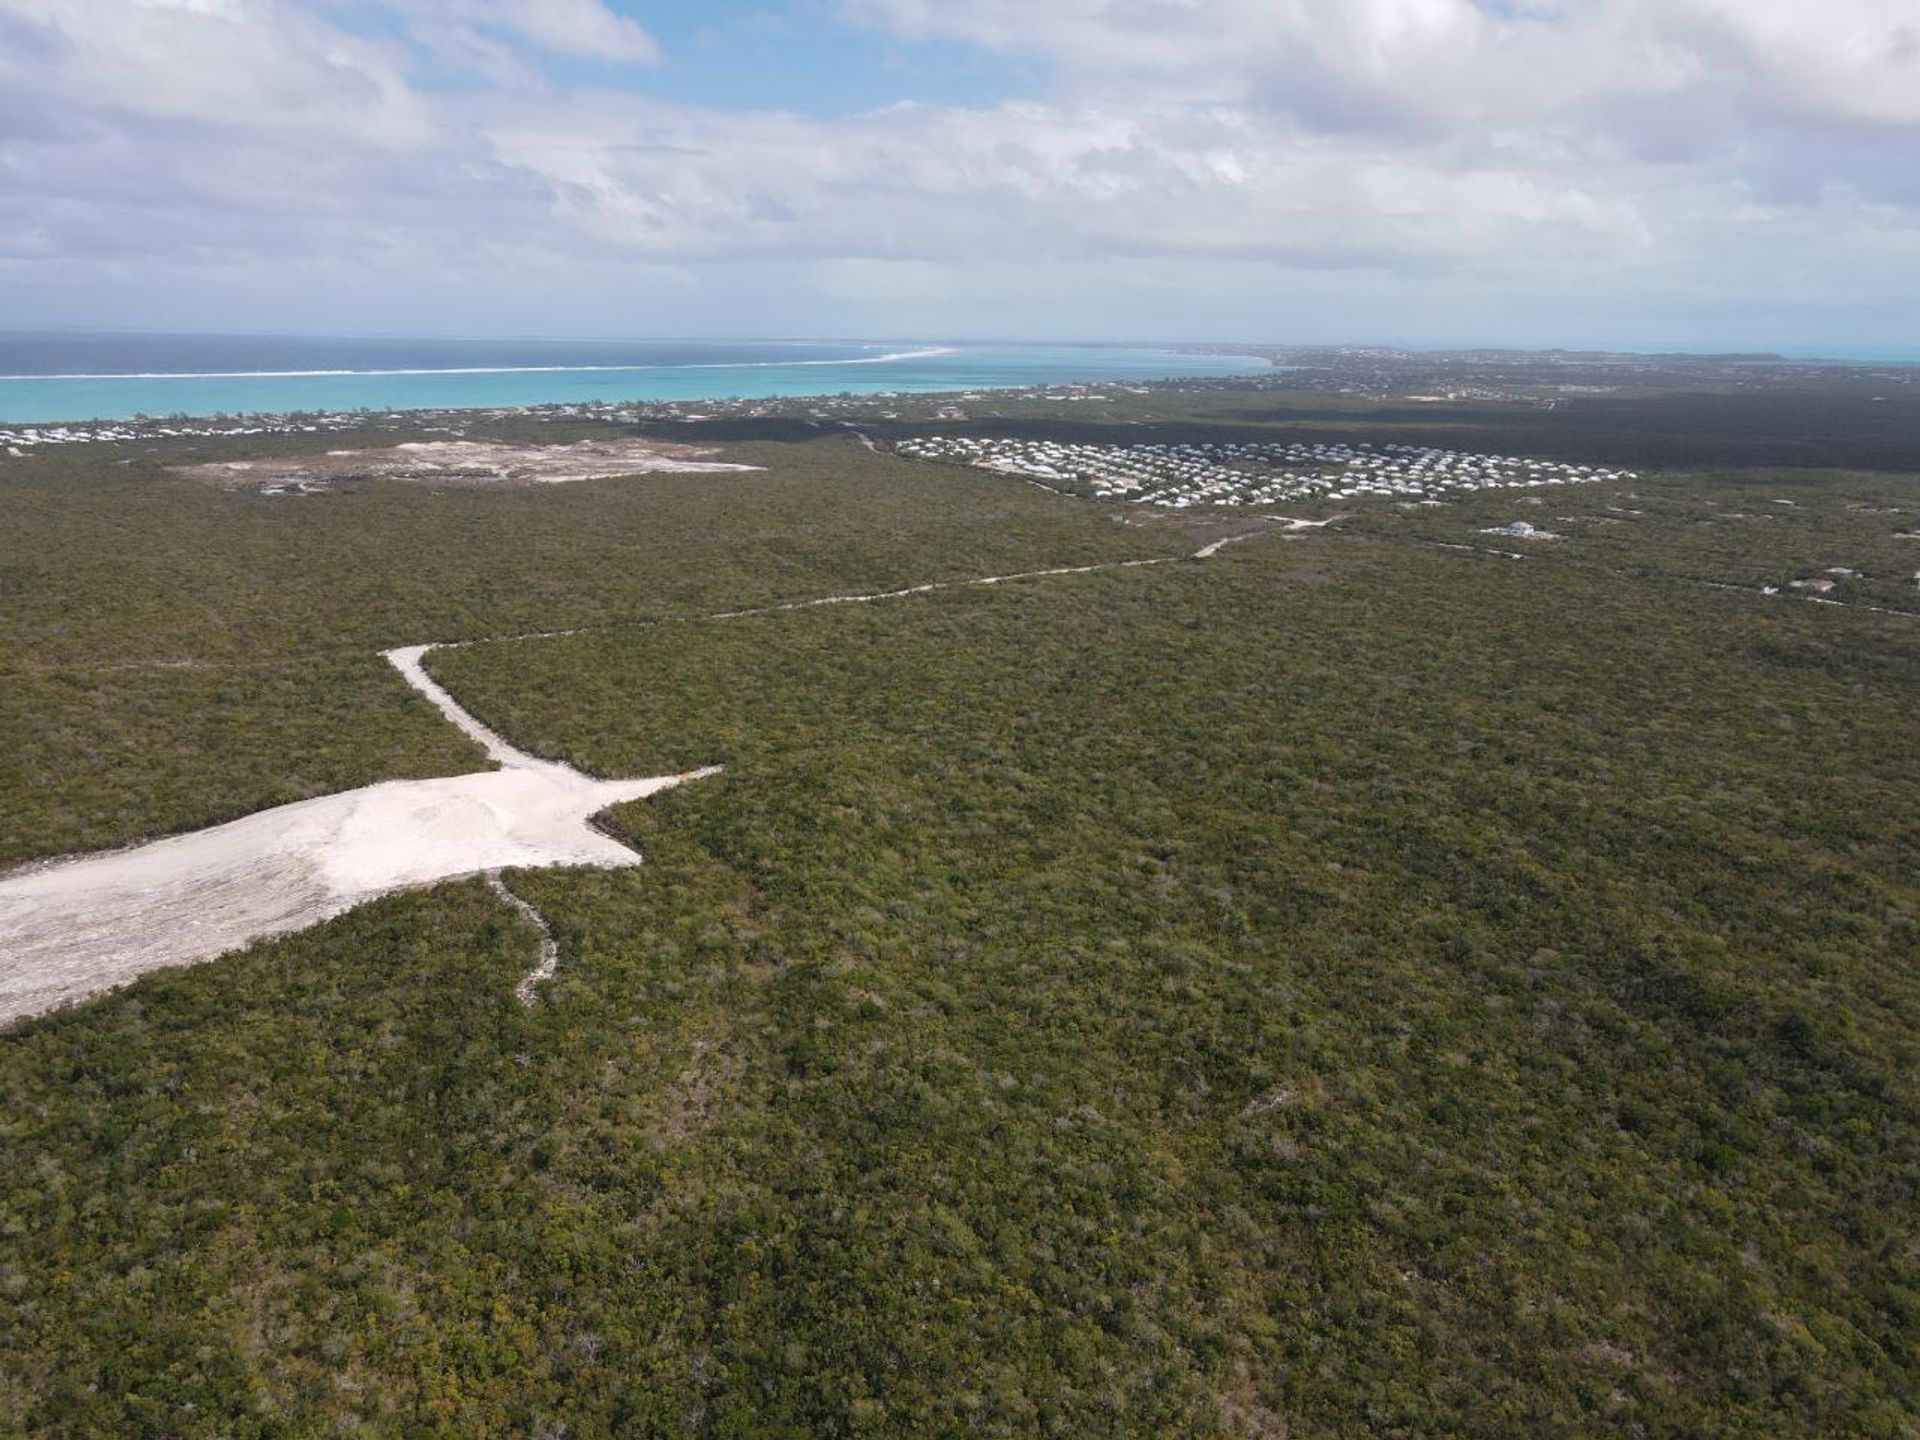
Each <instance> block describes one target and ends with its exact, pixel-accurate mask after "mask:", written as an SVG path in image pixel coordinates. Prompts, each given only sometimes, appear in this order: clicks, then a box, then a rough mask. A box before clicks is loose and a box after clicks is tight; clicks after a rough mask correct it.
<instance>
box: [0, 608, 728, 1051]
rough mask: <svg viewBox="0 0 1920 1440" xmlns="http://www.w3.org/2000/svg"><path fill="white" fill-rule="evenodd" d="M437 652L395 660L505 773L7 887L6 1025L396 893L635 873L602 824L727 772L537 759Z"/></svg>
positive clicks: (222, 832) (106, 860) (634, 858)
mask: <svg viewBox="0 0 1920 1440" xmlns="http://www.w3.org/2000/svg"><path fill="white" fill-rule="evenodd" d="M429 648H431V647H428V646H414V647H411V648H409V649H407V650H400V651H395V652H393V653H392V654H390V655H389V656H388V658H389V659H390V660H392V661H393V662H394V665H395V666H396V668H398V669H399V670H400V672H401V674H403V675H405V676H406V677H407V678H408V680H409V681H410V682H412V683H413V684H414V685H415V686H416V687H417V688H419V689H420V690H421V691H422V692H423V693H425V694H426V695H427V698H429V699H430V700H432V701H433V702H434V704H435V705H437V706H439V707H440V709H441V711H442V712H443V713H444V714H446V715H447V718H448V719H450V720H452V721H453V722H454V723H455V724H456V725H458V726H460V728H461V729H462V730H464V731H466V732H467V733H468V734H469V735H471V736H472V737H473V738H474V739H475V740H477V741H479V742H480V743H481V744H482V745H483V746H485V747H486V749H487V753H488V754H489V755H490V756H491V757H492V758H493V759H494V760H495V761H496V762H497V763H498V764H499V765H500V766H501V768H500V769H498V770H492V771H482V772H480V773H478V774H473V775H456V776H450V777H447V778H443V779H436V780H393V781H387V782H385V783H383V784H379V785H369V786H367V787H365V788H363V789H360V790H350V791H347V792H345V793H344V794H340V795H327V796H322V797H320V798H319V799H315V800H305V801H302V802H300V803H299V804H296V805H283V806H280V807H278V808H277V809H273V810H264V811H262V812H260V813H259V814H257V815H249V816H247V817H246V818H245V819H241V820H235V821H233V822H231V823H230V824H226V825H219V826H215V827H214V828H212V829H209V830H200V831H196V832H194V833H193V834H191V835H182V836H178V837H176V838H174V839H170V840H160V841H156V842H154V843H152V844H150V845H141V846H138V847H136V848H133V849H130V850H121V851H115V852H112V853H110V854H105V855H97V856H86V857H82V858H79V859H74V860H66V861H59V862H55V863H53V864H50V865H46V866H42V867H38V868H34V869H29V870H26V871H23V872H21V873H19V874H15V875H11V876H8V877H6V878H5V879H0V1024H4V1023H6V1022H7V1021H10V1020H13V1019H17V1018H19V1017H20V1016H23V1015H31V1014H37V1013H39V1012H40V1011H42V1010H47V1009H50V1008H52V1007H53V1006H55V1005H59V1004H61V1003H63V1002H65V1001H69V1000H75V999H78V998H80V997H82V996H85V995H90V994H94V993H96V992H98V991H101V990H106V989H109V988H111V987H113V986H115V985H120V984H124V983H125V982H126V981H128V980H131V979H133V978H134V977H135V976H137V975H140V974H142V973H144V972H145V971H148V970H154V969H158V968H160V967H161V966H164V965H185V964H191V963H194V962H196V961H201V960H211V959H213V958H214V957H216V956H218V955H223V954H225V953H226V952H228V951H230V950H236V949H239V948H240V947H242V946H244V945H247V944H249V943H250V942H252V941H255V940H258V939H262V938H264V937H266V936H270V935H280V934H286V933H288V932H290V931H294V930H301V929H305V928H306V927H307V926H309V925H313V924H316V923H318V922H319V921H322V920H325V919H328V918H330V917H332V916H334V915H338V914H340V913H341V912H343V911H345V910H348V909H351V908H352V907H353V906H355V905H358V904H360V903H361V902H363V901H366V900H371V899H374V898H375V897H377V896H380V895H385V894H389V893H391V892H393V891H395V890H404V889H407V888H410V887H413V886H418V885H430V884H433V883H435V882H438V881H441V880H449V879H453V878H456V877H458V876H464V875H475V874H480V873H483V872H486V871H492V870H499V869H506V868H510V867H515V866H549V865H596V866H605V867H609V868H612V867H618V866H626V865H638V864H639V863H640V856H639V855H638V854H637V853H636V852H635V851H633V850H630V849H628V848H627V847H626V846H624V845H622V844H620V843H619V842H618V841H616V840H614V839H612V838H611V837H610V836H607V835H605V834H602V833H601V832H600V831H598V830H596V829H594V828H593V826H592V825H591V824H589V823H588V820H589V817H590V816H592V815H594V814H596V813H597V812H599V811H601V810H604V809H606V808H607V807H608V806H610V805H616V804H620V803H622V802H624V801H628V800H638V799H641V798H642V797H644V796H647V795H653V794H656V793H658V792H659V791H661V790H665V789H668V788H670V787H672V786H674V785H679V784H681V783H683V782H684V781H687V780H690V779H698V778H700V777H701V776H705V775H708V774H712V773H714V772H713V771H711V770H702V771H697V772H695V773H694V774H691V775H663V776H655V777H652V778H649V779H641V780H595V779H592V778H591V777H589V776H586V775H582V774H580V773H579V772H578V771H577V770H573V769H570V768H569V767H567V766H565V765H560V764H556V763H554V762H552V761H546V760H540V759H536V758H535V757H534V756H531V755H527V754H525V753H523V752H522V751H519V750H516V749H514V748H513V747H512V746H511V745H509V744H507V742H506V741H505V740H503V739H501V738H500V737H499V736H498V735H496V734H494V733H493V732H492V731H490V730H488V729H487V728H486V727H485V726H483V725H481V724H480V723H479V721H477V720H475V719H474V718H473V717H472V716H471V715H469V714H467V712H466V711H465V710H462V709H461V708H460V706H459V705H458V704H457V703H456V702H455V701H454V700H453V698H452V697H451V696H449V695H448V694H447V693H446V691H444V690H442V689H441V688H440V687H439V686H438V685H436V684H434V682H433V681H432V680H430V679H428V678H427V676H426V675H425V673H424V672H423V671H422V670H421V669H420V657H421V655H422V654H423V653H424V652H425V651H426V650H427V649H429Z"/></svg>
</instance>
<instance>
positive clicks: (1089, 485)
mask: <svg viewBox="0 0 1920 1440" xmlns="http://www.w3.org/2000/svg"><path fill="white" fill-rule="evenodd" d="M895 448H896V449H897V450H898V451H899V452H900V453H901V454H902V455H910V456H913V457H915V458H916V459H921V460H941V461H947V462H949V463H956V464H962V465H972V466H975V467H977V468H979V469H983V470H997V471H999V472H1001V473H1003V474H1007V475H1018V476H1021V477H1023V478H1024V479H1027V480H1032V481H1035V482H1037V483H1039V484H1041V485H1045V486H1047V487H1049V488H1051V489H1056V490H1064V491H1067V492H1069V493H1072V494H1076V495H1090V496H1093V497H1095V498H1097V499H1102V500H1131V501H1136V502H1138V503H1140V504H1145V505H1164V506H1168V507H1171V508H1173V509H1176V510H1180V509H1186V508H1188V507H1190V506H1195V505H1269V504H1274V503H1277V502H1281V501H1293V500H1356V499H1362V498H1365V497H1368V496H1390V497H1393V498H1396V499H1401V500H1409V499H1411V500H1422V499H1431V498H1433V497H1435V496H1438V495H1443V494H1447V493H1450V492H1455V493H1457V492H1463V491H1470V490H1508V489H1515V488H1520V487H1526V486H1533V485H1578V484H1588V483H1593V482H1596V481H1602V480H1632V479H1635V478H1637V477H1636V476H1635V474H1634V472H1632V471H1628V470H1609V469H1605V468H1602V467H1598V466H1593V465H1566V464H1562V463H1560V462H1558V461H1554V460H1523V459H1519V458H1516V457H1513V456H1507V455H1477V454H1472V453H1470V452H1467V451H1460V450H1440V449H1434V448H1431V447H1427V446H1419V445H1373V444H1369V443H1366V442H1361V443H1358V444H1353V445H1347V444H1311V443H1307V442H1304V441H1296V442H1293V443H1285V442H1281V441H1268V442H1253V443H1246V444H1219V445H1069V444H1062V443H1058V442H1055V441H1049V440H999V439H995V440H979V439H969V438H966V437H960V436H932V437H927V438H921V439H911V440H902V441H900V442H899V444H898V445H897V446H896V447H895Z"/></svg>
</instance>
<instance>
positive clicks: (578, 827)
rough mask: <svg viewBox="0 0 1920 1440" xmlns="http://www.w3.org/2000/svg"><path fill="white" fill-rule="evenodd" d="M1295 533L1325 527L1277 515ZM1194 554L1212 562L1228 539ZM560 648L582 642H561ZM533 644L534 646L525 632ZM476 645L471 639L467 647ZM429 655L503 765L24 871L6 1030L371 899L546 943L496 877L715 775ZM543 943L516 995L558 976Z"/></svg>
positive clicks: (3, 973)
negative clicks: (449, 901)
mask: <svg viewBox="0 0 1920 1440" xmlns="http://www.w3.org/2000/svg"><path fill="white" fill-rule="evenodd" d="M1277 523H1278V524H1279V525H1280V526H1282V527H1284V528H1285V529H1288V530H1297V529H1309V528H1315V527H1317V526H1318V525H1321V524H1325V523H1327V522H1325V521H1319V522H1314V521H1302V520H1280V521H1278V522H1277ZM1273 533H1276V532H1275V531H1273V530H1261V531H1253V532H1249V533H1248V534H1246V535H1238V536H1233V537H1230V539H1229V540H1222V541H1215V542H1214V543H1213V544H1211V545H1207V546H1205V547H1203V548H1202V549H1200V550H1198V551H1196V552H1194V554H1193V557H1192V558H1194V559H1197V560H1208V559H1211V558H1213V557H1214V556H1215V555H1216V554H1218V553H1219V551H1220V549H1221V548H1222V546H1224V545H1226V544H1228V543H1231V540H1240V539H1251V538H1252V537H1253V535H1255V534H1273ZM1175 563H1178V561H1177V560H1175V559H1174V558H1173V557H1163V558H1153V559H1146V560H1119V561H1107V562H1105V563H1102V564H1093V565H1069V566H1059V567H1055V568H1053V569H1047V570H1029V571H1024V572H1020V573H1018V574H1012V575H988V576H981V577H979V578H975V579H968V580H950V581H940V582H935V583H932V584H926V585H914V586H908V587H905V588H902V589H898V590H885V591H877V592H872V593H868V594H861V595H831V596H823V597H820V598H817V599H812V600H797V601H792V602H789V603H787V604H784V605H768V606H762V607H760V608H758V609H752V610H736V611H730V612H727V613H725V614H720V615H710V616H707V617H706V618H707V619H709V620H733V619H745V618H747V617H750V616H765V615H774V614H779V613H782V612H785V611H792V610H804V609H810V608H813V607H815V606H822V605H846V604H860V603H866V602H871V601H876V600H892V599H899V598H904V597H906V596H909V595H923V594H928V593H930V592H933V591H939V590H948V589H958V588H962V587H966V586H989V585H1000V584H1005V583H1007V582H1010V581H1015V580H1026V579H1038V578H1041V577H1045V576H1056V575H1086V574H1093V573H1096V572H1099V571H1103V570H1126V569H1135V568H1139V567H1143V566H1152V565H1167V564H1175ZM553 633H554V634H555V635H560V634H567V633H573V632H565V631H560V632H553ZM517 638H534V637H517ZM462 643H473V642H462ZM439 648H443V647H440V646H436V645H410V646H406V647H403V648H401V649H397V650H390V651H388V652H386V658H387V660H388V661H389V662H391V663H392V665H393V667H394V668H395V669H396V670H398V671H399V672H400V674H401V675H402V676H403V677H404V678H405V679H406V681H407V683H408V684H409V685H411V686H413V688H414V689H415V690H417V691H419V692H420V694H421V695H423V696H424V697H426V699H428V700H429V701H431V702H432V703H433V704H434V705H435V706H436V707H437V708H438V709H439V711H440V713H441V714H443V715H444V716H446V718H447V719H448V720H449V721H450V722H452V723H453V724H454V725H456V726H458V727H459V729H460V730H461V731H462V732H463V733H465V734H466V735H467V736H469V737H470V738H472V739H473V740H474V741H475V742H477V743H478V744H479V745H480V746H481V748H483V749H484V750H485V751H486V753H487V756H488V758H489V759H491V760H492V761H493V762H494V763H495V764H496V765H498V766H499V767H500V768H499V769H497V770H487V771H481V772H478V773H476V774H472V775H455V776H449V777H445V778H441V779H435V780H389V781H385V782H383V783H381V784H378V785H368V786H365V787H363V788H361V789H359V790H349V791H346V792H345V793H343V794H339V795H326V796H321V797H320V798H318V799H314V800H305V801H301V802H300V803H298V804H295V805H282V806H279V807H277V808H275V809H272V810H263V811H261V812H260V813H258V814H255V815H249V816H247V817H245V818H244V819H240V820H235V821H232V822H230V823H228V824H225V825H216V826H214V827H212V828H211V829H207V830H198V831H195V832H194V833H192V834H190V835H181V836H177V837H175V838H172V839H168V840H158V841H154V842H152V843H151V844H146V845H138V846H134V847H132V848H130V849H126V850H117V851H112V852H108V853H106V854H100V855H86V856H79V857H76V858H73V859H68V860H58V861H53V862H50V863H48V864H45V865H39V866H30V867H28V868H27V869H24V870H20V871H16V872H14V873H13V874H10V875H7V876H4V877H0V1026H4V1025H6V1024H8V1023H9V1022H11V1021H13V1020H17V1019H20V1018H21V1017H23V1016H27V1015H37V1014H39V1013H41V1012H42V1011H45V1010H50V1009H53V1008H54V1007H56V1006H59V1005H62V1004H66V1003H68V1002H71V1001H74V1000H78V999H82V998H84V997H86V996H88V995H93V994H98V993H99V992H101V991H103V990H109V989H112V988H113V987H114V986H116V985H123V984H125V983H126V982H127V981H129V980H132V979H134V978H135V977H136V976H139V975H142V974H144V973H146V972H147V971H149V970H157V969H160V968H162V967H165V966H169V965H190V964H195V963H198V962H200V961H205V960H212V959H214V958H216V957H218V956H220V955H224V954H226V953H227V952H229V951H232V950H237V949H240V948H241V947H243V946H245V945H248V944H251V943H252V942H254V941H256V940H261V939H265V938H267V937H270V936H274V935H284V934H288V933H291V932H293V931H296V930H303V929H305V928H307V927H308V926H310V925H314V924H317V923H319V922H320V921H322V920H326V919H329V918H331V917H332V916H335V915H338V914H341V913H342V912H344V911H346V910H349V909H351V908H353V907H354V906H355V905H358V904H361V903H362V902H364V901H367V900H372V899H375V898H377V897H378V896H381V895H387V894H391V893H392V892H394V891H396V890H406V889H411V888H414V887H417V886H423V885H431V884H435V883H437V882H439V881H442V880H452V879H458V878H462V877H465V876H471V875H487V876H489V877H490V879H491V880H492V881H493V883H494V885H495V888H496V890H497V891H498V892H499V893H500V894H501V895H502V896H503V897H504V898H505V899H506V900H507V901H508V903H510V904H512V905H514V906H515V908H517V909H520V910H521V911H522V912H523V913H524V914H527V915H528V916H529V917H530V918H531V919H532V920H533V921H534V923H535V924H536V925H538V926H540V928H541V929H542V931H543V932H545V930H546V926H545V922H544V921H543V920H542V919H541V917H540V916H539V915H538V914H537V913H535V912H534V911H532V909H531V908H530V907H528V906H526V905H525V904H524V902H522V901H520V900H519V899H518V898H517V897H514V896H512V895H511V893H510V892H508V891H506V889H505V887H504V886H503V885H501V884H500V883H499V881H498V877H497V874H495V872H498V871H500V870H505V869H514V868H538V867H544V866H553V865H593V866H602V867H606V868H617V867H621V866H628V865H638V864H639V863H640V860H641V857H640V855H639V854H638V853H637V852H636V851H634V850H631V849H629V848H628V847H627V846H625V845H622V844H620V843H619V842H618V841H616V840H614V839H612V838H611V837H610V836H608V835H606V834H604V833H603V832H601V831H599V830H597V829H595V828H594V827H593V825H592V824H591V823H589V822H590V818H591V817H592V816H594V815H596V814H598V813H599V812H600V811H602V810H605V809H606V808H608V807H609V806H611V805H617V804H621V803H623V802H626V801H630V800H639V799H642V798H644V797H646V796H648V795H654V794H657V793H659V792H660V791H662V790H666V789H670V788H671V787H673V786H675V785H681V784H684V783H685V782H687V781H689V780H698V779H703V778H705V777H706V776H709V775H713V774H717V773H718V770H719V767H718V766H710V767H708V768H707V769H704V770H696V771H692V772H690V773H688V774H684V775H659V776H653V777H651V778H647V779H638V780H595V779H593V778H592V777H590V776H587V775H583V774H581V773H580V772H579V771H577V770H575V769H573V768H571V767H570V766H567V765H563V764H560V763H559V762H558V761H553V760H542V759H540V758H538V757H537V756H533V755H529V754H527V753H526V752H525V751H522V750H518V749H516V748H514V746H513V745H512V744H510V743H509V742H508V741H507V740H506V739H505V738H504V737H503V736H501V735H499V734H496V733H495V732H494V731H492V730H490V729H488V728H487V727H486V726H485V725H483V724H481V723H480V721H479V720H477V719H475V718H474V716H472V715H471V714H469V713H468V712H467V711H466V710H465V709H464V708H462V706H461V705H460V703H459V702H458V701H457V700H455V699H454V698H453V696H452V695H450V694H449V693H448V692H447V691H446V689H445V688H444V687H442V686H441V685H440V684H439V683H438V682H437V681H435V680H434V679H433V678H432V677H431V676H430V675H428V674H427V672H426V669H425V668H424V666H423V665H422V663H421V662H422V660H423V659H424V657H425V656H426V654H427V652H428V651H430V650H434V649H439ZM556 959H557V954H556V952H555V951H554V949H553V940H552V936H551V934H550V933H548V934H546V937H545V939H544V940H543V943H542V947H541V956H540V963H539V965H538V966H537V967H536V968H535V970H534V971H533V972H532V973H531V974H529V975H528V977H527V978H526V979H525V980H523V981H522V982H521V985H520V987H519V993H520V995H521V998H522V999H523V1000H529V1001H530V1000H531V998H532V996H533V987H534V986H535V985H536V984H537V983H538V982H539V981H541V980H543V979H545V978H547V977H548V976H550V975H552V974H553V967H554V963H555V961H556Z"/></svg>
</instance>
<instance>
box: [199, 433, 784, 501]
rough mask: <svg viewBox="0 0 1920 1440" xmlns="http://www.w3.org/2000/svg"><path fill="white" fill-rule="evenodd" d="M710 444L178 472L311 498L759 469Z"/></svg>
mask: <svg viewBox="0 0 1920 1440" xmlns="http://www.w3.org/2000/svg"><path fill="white" fill-rule="evenodd" d="M717 453H718V452H716V451H715V450H714V449H712V448H711V447H708V446H699V445H676V444H672V443H669V442H666V441H660V440H630V439H629V440H582V441H580V442H579V443H578V444H575V445H510V444H506V443H503V442H496V441H486V440H422V441H413V442H410V443H407V444H404V445H393V446H389V447H387V448H385V449H379V450H329V451H327V452H326V453H324V454H319V455H281V456H274V457H272V458H269V459H260V460H225V461H219V462H216V463H213V464H207V465H184V466H180V467H179V471H178V473H180V474H182V475H188V476H191V477H193V478H194V479H196V480H205V481H207V482H208V483H209V484H213V485H218V486H219V487H220V488H221V489H223V490H243V491H249V492H251V493H253V494H257V495H313V494H322V493H325V492H326V491H329V490H338V489H342V488H346V487H349V486H352V485H355V484H365V483H368V482H371V481H375V480H397V481H402V482H405V483H409V484H415V485H435V486H442V487H453V486H458V487H462V488H494V487H512V488H520V487H525V486H529V485H562V484H566V483H568V482H570V481H575V480H604V479H609V478H612V477H614V476H619V475H647V474H663V473H664V474H678V475H689V474H692V475H707V474H729V473H733V474H737V473H741V472H744V471H749V470H758V469H760V467H759V466H758V465H735V464H730V463H728V462H726V461H721V460H716V459H714V458H713V457H714V456H715V455H716V454H717Z"/></svg>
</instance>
